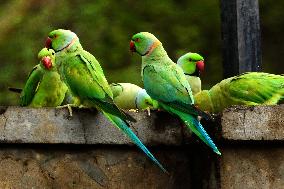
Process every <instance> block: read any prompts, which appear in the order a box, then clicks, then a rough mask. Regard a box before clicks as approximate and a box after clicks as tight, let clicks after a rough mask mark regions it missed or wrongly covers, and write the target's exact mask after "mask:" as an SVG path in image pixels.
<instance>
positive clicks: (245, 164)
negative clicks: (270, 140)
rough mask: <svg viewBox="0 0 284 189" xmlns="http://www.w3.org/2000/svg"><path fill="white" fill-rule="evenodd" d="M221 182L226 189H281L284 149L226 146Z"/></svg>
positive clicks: (281, 147)
mask: <svg viewBox="0 0 284 189" xmlns="http://www.w3.org/2000/svg"><path fill="white" fill-rule="evenodd" d="M220 181H221V183H220V185H221V188H224V189H231V188H234V189H243V188H246V189H255V188H258V189H268V188H273V189H282V188H283V186H284V148H283V146H275V145H264V146H257V145H249V146H248V145H246V146H244V145H241V146H234V147H233V146H230V147H228V146H227V147H226V148H224V149H223V153H222V158H221V163H220Z"/></svg>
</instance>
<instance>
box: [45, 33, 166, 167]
mask: <svg viewBox="0 0 284 189" xmlns="http://www.w3.org/2000/svg"><path fill="white" fill-rule="evenodd" d="M46 47H48V48H51V49H53V50H55V52H56V66H57V67H58V70H59V73H60V75H61V77H62V78H63V80H64V82H65V83H66V84H67V86H68V88H69V90H70V91H71V93H72V96H75V97H78V98H79V99H80V101H81V103H82V104H83V105H86V104H87V106H88V107H90V106H92V107H96V108H97V109H98V110H100V111H101V112H102V113H103V114H104V115H105V116H106V117H107V118H108V119H109V120H110V121H111V122H112V123H113V124H114V125H115V126H116V127H118V128H119V129H121V130H122V131H123V132H124V133H125V134H126V135H127V136H128V137H129V138H130V139H131V140H132V141H133V142H134V143H135V144H136V145H137V146H138V147H139V148H140V149H141V150H143V151H144V153H145V154H146V155H147V156H148V157H149V158H150V159H152V160H153V161H154V162H155V163H156V164H157V165H158V166H159V167H160V168H161V169H162V170H163V171H164V172H166V170H165V169H164V167H163V166H162V165H161V164H160V163H159V162H158V160H157V159H156V158H155V157H154V156H153V155H152V154H151V152H150V151H149V150H148V149H147V148H146V146H144V144H143V143H142V142H141V141H140V139H139V138H138V137H137V136H136V135H135V134H134V133H133V131H132V130H131V129H130V128H129V124H128V123H127V121H126V120H130V121H135V119H134V118H132V117H131V116H130V115H128V114H126V113H125V112H123V111H122V110H120V109H119V108H118V107H117V106H116V105H115V103H114V102H113V94H112V91H111V89H110V86H109V85H108V82H107V80H106V78H105V76H104V73H103V70H102V68H101V66H100V64H99V62H98V61H97V60H96V58H95V57H94V56H93V55H92V54H90V53H89V52H87V51H85V50H84V49H83V48H82V46H81V44H80V42H79V38H78V37H77V35H76V34H75V33H73V32H71V31H70V30H63V29H58V30H54V31H52V32H50V33H49V35H48V38H47V40H46Z"/></svg>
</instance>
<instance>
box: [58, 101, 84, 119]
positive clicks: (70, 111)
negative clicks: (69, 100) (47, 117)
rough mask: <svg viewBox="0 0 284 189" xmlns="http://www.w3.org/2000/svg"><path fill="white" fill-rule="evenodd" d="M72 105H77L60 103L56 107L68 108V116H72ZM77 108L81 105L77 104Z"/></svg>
mask: <svg viewBox="0 0 284 189" xmlns="http://www.w3.org/2000/svg"><path fill="white" fill-rule="evenodd" d="M72 107H78V106H77V105H75V104H66V105H62V106H57V107H56V108H57V109H61V108H68V112H69V116H70V117H72V116H73V111H72ZM79 108H81V105H80V106H79Z"/></svg>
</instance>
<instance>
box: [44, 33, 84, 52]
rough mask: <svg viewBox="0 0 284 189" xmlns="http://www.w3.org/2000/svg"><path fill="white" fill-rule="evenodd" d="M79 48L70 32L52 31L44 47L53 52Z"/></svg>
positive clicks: (74, 35)
mask: <svg viewBox="0 0 284 189" xmlns="http://www.w3.org/2000/svg"><path fill="white" fill-rule="evenodd" d="M79 46H81V44H80V42H79V38H78V37H77V35H76V34H75V33H74V32H72V31H70V30H63V29H58V30H53V31H52V32H50V33H49V34H48V38H47V39H46V41H45V47H46V48H48V49H53V50H54V51H55V52H59V51H62V50H64V49H74V50H75V49H77V48H78V47H79Z"/></svg>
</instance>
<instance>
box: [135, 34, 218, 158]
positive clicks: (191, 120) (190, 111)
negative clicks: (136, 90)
mask: <svg viewBox="0 0 284 189" xmlns="http://www.w3.org/2000/svg"><path fill="white" fill-rule="evenodd" d="M130 50H131V51H132V52H137V53H138V54H139V55H141V56H142V72H141V75H142V80H143V82H144V87H145V90H146V91H147V93H148V94H149V95H150V97H151V98H153V99H155V100H157V101H158V103H159V106H160V107H161V108H163V109H164V110H166V111H168V112H170V113H172V114H175V115H177V116H179V117H180V118H181V119H182V120H183V121H184V123H185V124H186V126H187V127H188V128H190V129H191V130H192V131H193V132H194V133H195V134H196V135H197V136H198V137H199V138H200V139H201V140H202V141H203V142H204V143H206V144H207V145H208V146H210V147H211V148H212V149H213V151H214V152H215V153H217V154H221V153H220V152H219V150H218V148H217V147H216V145H215V144H214V142H213V141H212V140H211V138H210V137H209V136H208V134H207V133H206V131H205V130H204V128H203V127H202V125H201V124H200V122H199V120H198V115H201V116H207V115H206V114H205V113H204V112H202V111H200V110H198V109H197V108H196V107H195V106H194V99H193V95H192V92H191V88H190V86H189V84H188V82H187V80H186V77H185V75H184V73H183V71H182V69H181V68H180V67H179V66H178V65H177V64H175V63H174V62H173V61H172V60H171V59H170V58H169V57H168V55H167V53H166V51H165V50H164V48H163V46H162V43H161V42H160V41H159V40H158V39H157V38H156V37H155V36H154V35H153V34H151V33H148V32H140V33H138V34H135V35H134V36H133V37H132V39H131V42H130Z"/></svg>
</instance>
